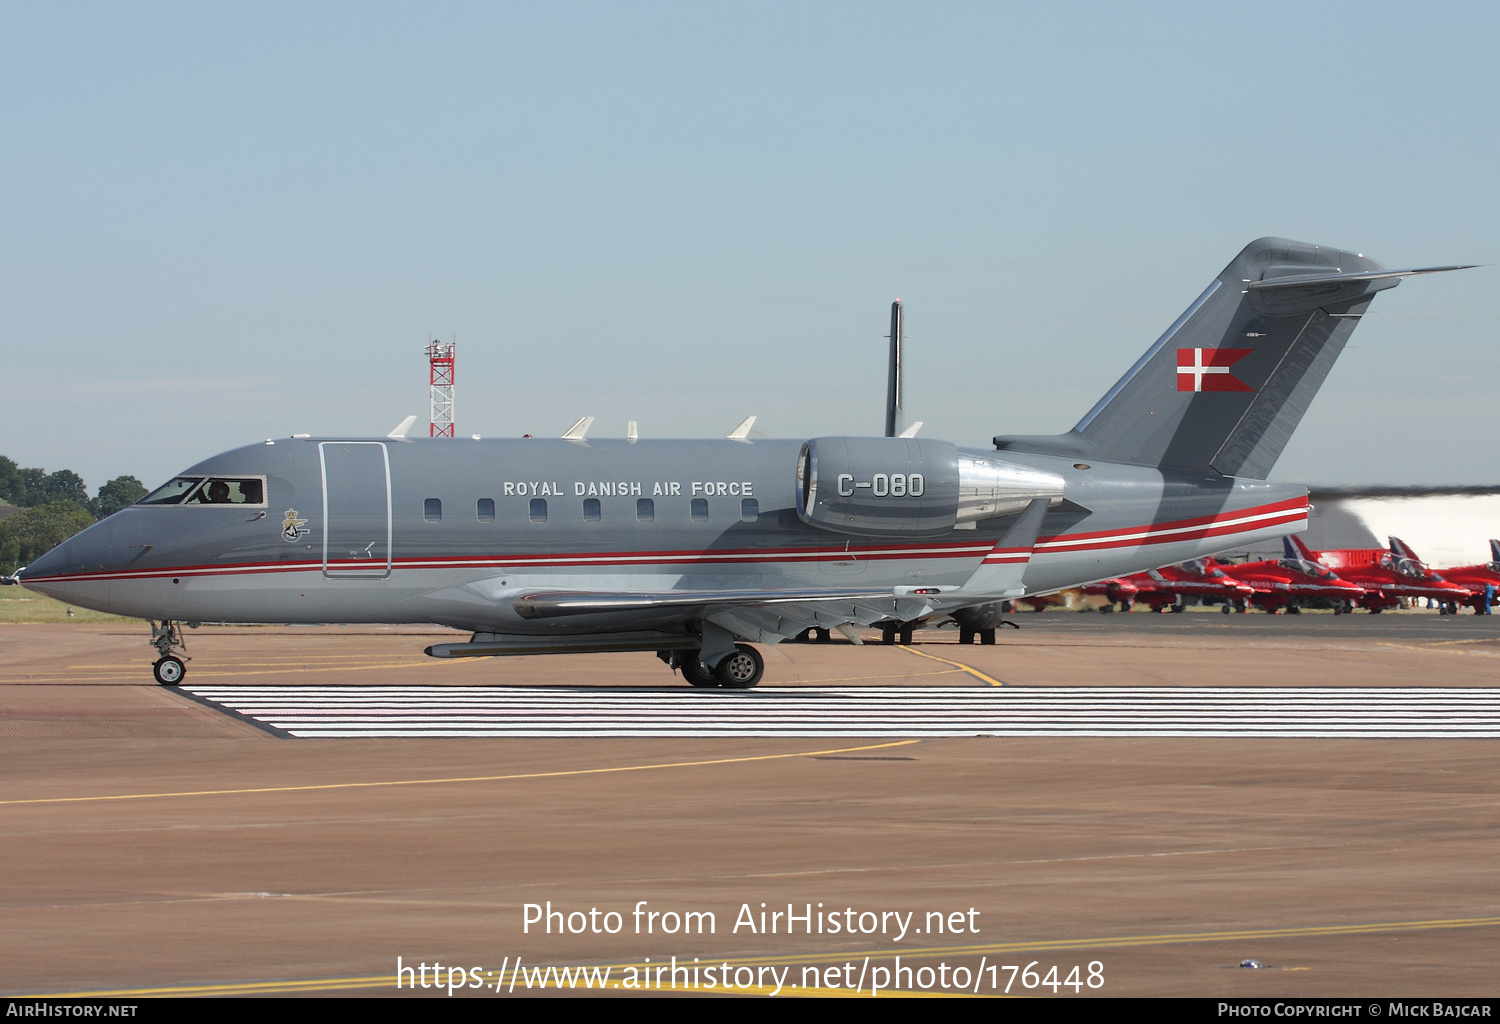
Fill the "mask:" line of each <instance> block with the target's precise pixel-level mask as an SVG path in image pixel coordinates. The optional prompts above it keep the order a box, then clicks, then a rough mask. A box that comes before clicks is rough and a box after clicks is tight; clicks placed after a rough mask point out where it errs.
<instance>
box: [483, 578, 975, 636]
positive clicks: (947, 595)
mask: <svg viewBox="0 0 1500 1024" xmlns="http://www.w3.org/2000/svg"><path fill="white" fill-rule="evenodd" d="M975 602H976V598H975V596H974V595H973V594H972V593H969V592H965V591H962V590H961V588H959V587H954V586H947V587H888V588H885V589H880V590H875V589H806V590H712V591H690V590H669V591H659V592H635V593H622V592H617V591H616V592H611V591H558V590H553V591H536V592H532V593H528V594H523V595H520V596H517V597H516V598H514V599H513V600H512V606H513V607H514V608H515V609H516V612H517V614H519V615H521V616H522V617H523V618H527V619H552V618H562V617H567V616H573V615H609V614H621V615H634V616H641V617H643V618H650V617H653V616H655V615H666V616H671V617H673V618H676V617H679V616H680V617H683V618H700V617H701V618H702V619H704V620H706V621H708V622H712V623H714V624H715V625H718V626H721V627H723V628H724V629H727V630H729V631H731V632H733V633H736V634H738V635H740V636H742V637H745V638H747V639H751V640H759V641H760V642H762V643H776V642H777V641H779V640H783V639H786V638H787V637H791V636H796V635H797V634H798V633H800V632H802V631H803V630H805V629H808V628H809V627H813V626H820V627H823V628H825V629H840V630H846V629H851V628H855V627H862V626H869V625H870V624H872V623H875V622H880V621H882V620H884V619H897V620H900V621H910V620H913V619H919V618H924V617H927V616H930V615H932V614H934V613H936V612H940V611H949V610H952V609H955V608H959V607H962V606H965V605H970V604H974V603H975Z"/></svg>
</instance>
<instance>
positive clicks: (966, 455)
mask: <svg viewBox="0 0 1500 1024" xmlns="http://www.w3.org/2000/svg"><path fill="white" fill-rule="evenodd" d="M1062 493H1063V479H1062V477H1060V476H1058V475H1057V474H1055V473H1048V472H1045V471H1042V470H1037V469H1032V468H1030V467H1028V466H1019V465H1016V464H1015V463H1011V462H1004V461H1002V460H1000V459H995V458H991V457H990V456H988V455H984V454H980V453H974V452H960V451H959V450H958V448H957V446H956V445H952V444H949V443H948V442H946V441H928V440H923V439H918V438H906V437H820V438H815V439H814V440H811V441H808V442H807V443H806V444H804V445H803V446H802V454H801V456H800V457H799V459H798V461H797V514H798V515H800V516H801V517H802V520H803V521H804V522H806V523H810V524H811V525H813V526H820V527H822V528H824V529H826V530H837V531H838V532H840V533H856V534H941V533H943V532H944V531H947V530H952V529H954V528H956V527H959V526H962V525H965V524H969V523H975V522H978V521H979V520H981V519H991V518H994V517H995V516H1003V515H1008V514H1010V513H1012V512H1019V511H1020V510H1021V509H1023V508H1025V507H1026V506H1027V504H1029V503H1030V502H1031V501H1032V500H1034V499H1036V498H1049V499H1053V500H1054V503H1055V502H1056V501H1061V500H1062Z"/></svg>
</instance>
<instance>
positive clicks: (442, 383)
mask: <svg viewBox="0 0 1500 1024" xmlns="http://www.w3.org/2000/svg"><path fill="white" fill-rule="evenodd" d="M457 353H458V342H456V341H449V342H442V341H429V342H428V343H427V361H428V363H429V364H430V365H431V367H432V375H431V380H432V433H431V434H430V435H429V436H431V437H452V436H453V364H454V362H455V361H456V360H457V358H458V355H457Z"/></svg>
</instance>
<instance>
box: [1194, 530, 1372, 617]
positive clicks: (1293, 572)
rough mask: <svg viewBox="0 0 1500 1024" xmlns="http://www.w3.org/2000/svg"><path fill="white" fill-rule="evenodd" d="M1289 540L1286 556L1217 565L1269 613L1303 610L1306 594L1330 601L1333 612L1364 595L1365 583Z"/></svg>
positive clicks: (1254, 603) (1340, 612) (1287, 540)
mask: <svg viewBox="0 0 1500 1024" xmlns="http://www.w3.org/2000/svg"><path fill="white" fill-rule="evenodd" d="M1291 541H1292V538H1290V537H1284V538H1282V545H1283V547H1284V548H1285V549H1286V557H1285V558H1280V559H1267V560H1266V561H1263V562H1245V563H1244V564H1242V565H1226V564H1224V563H1220V565H1221V566H1222V568H1223V571H1224V572H1225V573H1226V574H1227V575H1228V576H1229V577H1230V578H1231V579H1234V580H1237V581H1239V582H1240V583H1244V584H1247V585H1249V586H1251V587H1253V588H1254V589H1255V593H1254V594H1253V595H1252V596H1251V597H1250V603H1251V604H1253V605H1255V606H1256V607H1259V608H1264V609H1265V610H1266V611H1268V612H1270V613H1271V614H1272V615H1275V614H1276V613H1277V612H1279V611H1281V610H1282V609H1283V608H1285V609H1286V610H1287V611H1288V612H1290V613H1291V614H1293V615H1296V614H1297V613H1298V612H1300V611H1302V605H1301V603H1300V602H1302V601H1304V600H1307V599H1308V598H1323V599H1326V600H1329V601H1332V602H1333V611H1334V614H1335V615H1340V614H1342V613H1343V612H1344V610H1345V609H1346V608H1347V607H1349V605H1350V603H1351V602H1354V601H1358V600H1360V599H1361V598H1363V597H1364V596H1365V588H1364V587H1362V586H1360V585H1359V584H1356V583H1353V582H1350V581H1348V580H1342V579H1340V578H1339V577H1337V576H1335V575H1334V574H1333V572H1332V571H1331V570H1329V569H1327V568H1325V567H1324V566H1321V565H1319V564H1318V563H1317V562H1315V561H1313V560H1312V559H1309V558H1304V557H1302V555H1301V553H1300V552H1299V551H1298V550H1297V549H1296V548H1295V547H1293V546H1292V543H1291ZM1241 607H1242V606H1241ZM1242 610H1243V607H1242ZM1224 611H1225V613H1226V614H1227V613H1228V611H1229V608H1228V607H1227V606H1226V607H1225V609H1224Z"/></svg>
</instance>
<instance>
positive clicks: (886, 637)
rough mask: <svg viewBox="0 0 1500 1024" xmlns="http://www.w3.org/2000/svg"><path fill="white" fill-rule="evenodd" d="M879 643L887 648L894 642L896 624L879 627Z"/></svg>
mask: <svg viewBox="0 0 1500 1024" xmlns="http://www.w3.org/2000/svg"><path fill="white" fill-rule="evenodd" d="M880 642H881V643H883V644H885V645H887V646H889V645H891V644H894V643H895V642H896V624H895V623H894V622H891V623H887V624H886V625H884V626H881V627H880Z"/></svg>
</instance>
